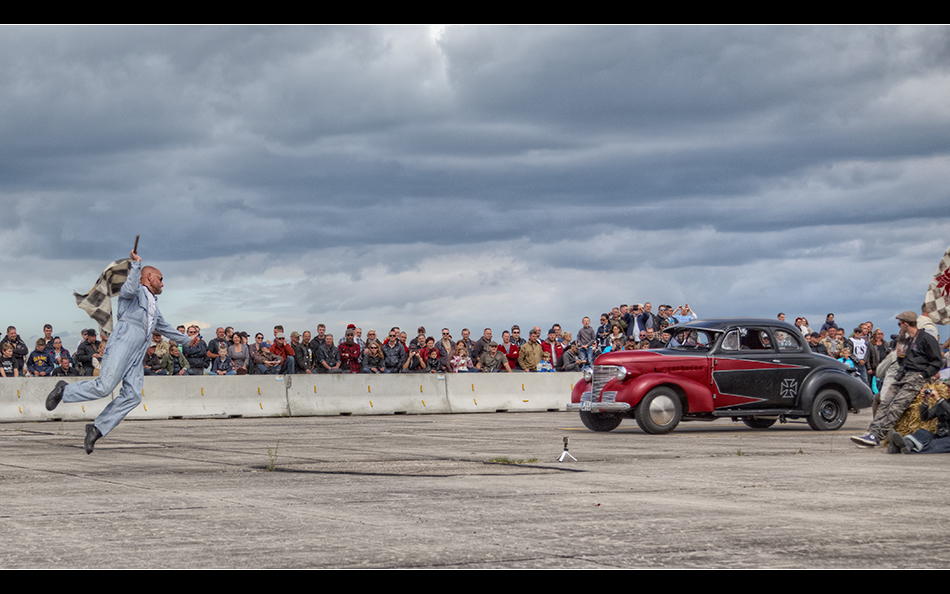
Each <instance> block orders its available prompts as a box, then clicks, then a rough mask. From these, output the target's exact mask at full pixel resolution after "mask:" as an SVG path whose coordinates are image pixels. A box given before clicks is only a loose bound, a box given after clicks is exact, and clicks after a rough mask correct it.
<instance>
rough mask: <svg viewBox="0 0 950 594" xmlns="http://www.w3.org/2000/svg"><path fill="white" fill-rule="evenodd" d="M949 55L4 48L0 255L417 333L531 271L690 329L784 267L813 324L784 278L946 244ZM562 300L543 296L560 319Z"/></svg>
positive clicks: (771, 44)
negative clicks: (111, 266) (410, 319)
mask: <svg viewBox="0 0 950 594" xmlns="http://www.w3.org/2000/svg"><path fill="white" fill-rule="evenodd" d="M948 39H950V35H948V29H947V28H945V27H448V28H446V29H445V30H444V31H441V32H438V31H437V30H435V29H432V28H427V27H7V28H4V35H2V36H0V96H2V97H3V101H0V204H2V207H3V213H4V214H3V216H2V217H0V240H2V241H4V242H5V243H6V245H8V246H9V250H8V255H7V256H6V258H8V260H7V263H8V265H9V267H10V268H11V269H18V268H16V267H19V266H24V270H25V266H26V264H25V263H26V262H28V261H31V260H30V259H31V258H37V259H38V260H39V261H50V262H57V263H61V262H62V261H63V260H75V261H76V263H77V264H76V265H77V266H79V265H80V263H83V264H82V265H85V264H84V263H86V262H102V263H103V264H104V263H105V262H108V261H110V260H112V259H114V258H116V257H120V256H122V255H124V254H125V253H127V251H128V249H129V247H130V245H129V244H130V242H131V241H132V239H134V235H135V234H141V235H142V238H143V239H142V241H143V243H142V248H143V250H147V251H148V252H149V253H151V254H156V255H157V256H158V257H160V258H162V259H164V260H165V261H167V262H168V266H170V268H169V270H171V271H172V272H173V274H172V276H171V277H172V278H174V277H175V276H178V277H187V279H188V282H189V283H191V284H194V285H195V286H201V285H203V284H205V283H210V284H211V285H212V286H213V289H210V291H211V292H209V293H206V294H205V293H202V294H201V295H199V296H198V300H199V301H201V302H202V304H203V308H204V309H201V310H199V311H196V312H195V313H194V316H196V317H197V316H204V314H205V313H206V312H211V311H213V306H212V305H209V303H213V302H214V297H213V295H214V294H216V293H215V291H219V290H220V289H222V288H223V289H227V288H229V287H230V288H231V289H232V292H233V294H231V295H229V296H228V297H227V298H222V299H223V301H224V302H227V303H230V304H233V307H234V309H235V310H240V309H241V308H242V307H246V308H249V309H250V310H253V311H255V312H258V311H260V312H264V311H267V308H268V304H270V305H272V306H273V307H275V308H277V307H278V302H279V303H280V304H281V305H279V307H280V308H281V309H280V311H281V315H289V314H287V312H290V311H293V309H294V308H297V309H301V310H305V311H311V312H312V313H313V314H314V315H316V314H317V313H318V312H319V311H323V308H326V307H329V306H327V305H323V304H325V303H331V304H335V305H333V307H334V308H335V309H334V311H338V312H339V315H340V316H341V317H342V316H346V315H356V313H360V314H361V315H362V314H365V313H366V312H370V311H378V310H383V309H387V308H388V310H387V311H389V312H390V313H391V314H392V315H397V314H398V313H400V312H401V313H403V314H406V315H408V312H418V314H419V315H420V316H422V315H423V314H424V312H427V311H428V312H435V311H467V310H470V309H471V308H478V307H483V306H484V303H486V298H487V296H497V298H504V299H508V300H509V301H512V300H514V299H515V297H514V296H515V295H517V294H518V292H519V291H520V290H521V289H523V288H526V289H528V290H533V291H537V292H543V293H545V294H546V295H547V294H548V293H550V294H551V295H558V291H555V290H553V285H556V284H557V283H556V282H555V281H554V280H553V279H562V278H565V277H572V276H577V277H580V278H583V280H582V281H579V284H578V286H580V287H582V288H583V290H584V291H587V290H590V291H591V292H595V293H597V294H598V295H603V297H604V298H607V294H608V293H609V294H610V297H609V298H610V299H613V298H614V297H613V294H614V293H613V292H614V291H617V292H620V293H624V294H625V295H626V297H625V299H624V300H626V301H629V300H631V299H632V298H633V297H635V296H636V295H641V293H636V294H634V295H631V293H633V291H635V290H636V289H635V288H633V289H631V288H628V287H627V286H622V287H620V286H618V287H614V285H615V284H616V283H617V282H618V281H619V283H620V284H622V285H627V284H632V285H634V286H640V284H641V283H642V282H644V281H643V279H654V280H653V286H654V287H655V290H656V291H657V292H658V293H660V294H664V292H667V293H668V294H671V295H672V296H671V297H670V299H669V300H670V301H672V300H674V297H678V296H682V297H683V299H684V300H689V299H690V295H695V294H697V293H703V294H705V293H707V292H708V293H709V296H708V297H706V299H708V300H709V301H708V302H707V309H713V310H716V309H718V308H724V307H726V306H727V305H728V306H730V307H740V306H741V307H751V306H752V305H754V303H755V302H756V300H759V301H762V300H763V299H767V298H768V297H767V295H763V294H762V291H761V287H762V286H765V285H767V284H768V283H777V284H780V285H781V284H782V283H785V280H784V279H785V278H786V276H785V275H791V276H793V277H795V278H797V279H800V280H801V282H799V283H797V284H795V285H794V287H793V288H791V289H787V288H786V289H784V293H782V294H789V298H790V299H795V300H798V302H800V303H802V304H803V305H802V306H803V307H804V306H806V304H807V305H808V306H810V305H811V303H812V302H813V301H814V302H815V307H816V308H817V309H826V308H830V306H831V305H832V304H830V303H829V304H827V306H822V307H820V308H819V307H818V305H819V303H825V302H826V301H827V300H828V299H829V295H828V294H827V292H822V291H819V296H818V297H814V296H813V294H814V292H815V290H816V287H814V286H811V285H810V284H809V282H810V281H809V280H808V279H809V277H810V276H811V275H819V276H821V275H824V274H836V275H839V274H840V275H841V276H842V279H843V282H844V283H846V285H847V286H848V287H858V286H860V285H861V283H862V280H863V279H864V278H865V277H862V275H861V274H860V273H859V271H860V270H861V269H862V267H866V268H867V270H868V271H870V272H872V273H873V274H876V275H878V276H883V275H885V274H886V271H887V270H888V269H889V268H890V269H893V268H896V267H897V266H896V265H895V264H894V262H893V260H892V259H893V258H894V255H893V254H889V250H892V248H893V246H894V245H900V244H901V243H902V242H907V241H908V239H907V238H908V236H910V237H913V236H914V231H913V229H915V228H917V227H919V226H921V225H924V224H926V225H930V226H928V227H927V229H928V230H930V232H931V234H932V235H936V236H938V237H941V236H946V232H945V231H944V232H941V231H940V229H946V227H947V223H948V219H947V216H946V214H945V213H944V210H945V205H946V204H947V202H948V190H947V188H948V187H950V186H948V184H947V183H946V182H947V174H946V172H947V160H948V157H950V140H948V139H950V110H948V108H947V107H946V101H945V99H944V98H945V97H946V96H947V93H948V92H950V68H948V66H947V64H948V60H947V58H948V57H950V50H948V48H950V43H948ZM37 238H42V241H37ZM911 241H913V240H911ZM934 241H935V242H936V243H937V244H939V243H941V241H943V240H942V239H941V240H934ZM929 247H931V246H928V248H929ZM940 249H942V248H940ZM903 256H904V257H905V258H906V259H908V260H911V261H913V264H912V265H908V266H907V267H906V268H907V269H913V270H915V271H917V270H923V269H925V268H929V267H930V266H931V265H930V264H927V265H926V266H923V265H922V264H921V263H920V262H922V261H923V260H928V261H929V258H928V257H927V256H925V255H924V254H923V253H918V252H914V251H911V252H909V253H905V254H903ZM31 262H32V261H31ZM96 267H99V269H101V264H97V265H96V266H93V268H96ZM447 270H448V271H453V273H454V274H445V271H447ZM929 272H930V271H929V270H926V271H925V272H924V274H928V273H929ZM97 273H98V271H96V274H97ZM166 274H169V271H168V270H166ZM273 278H277V279H278V280H271V279H273ZM750 278H758V279H759V282H758V284H756V283H751V282H749V281H748V279H750ZM236 279H241V282H246V283H249V284H248V285H247V286H245V285H240V286H235V285H234V283H236V282H238V281H237V280H236ZM255 279H258V280H255ZM314 279H319V280H314ZM326 279H332V282H329V283H328V282H325V281H326ZM723 279H732V280H733V281H734V282H732V283H730V282H726V281H725V280H723ZM183 280H184V279H183ZM2 282H4V283H6V284H5V285H3V286H6V287H8V286H10V283H11V282H16V281H15V279H14V280H10V278H9V276H8V279H7V280H5V281H2ZM747 283H748V284H747ZM763 283H764V284H763ZM882 286H885V287H889V289H888V290H890V291H892V293H893V292H899V290H900V288H899V285H897V286H892V285H889V284H887V283H886V282H884V281H882ZM397 287H398V288H397ZM278 293H279V294H280V295H281V296H282V297H281V299H275V298H274V297H273V294H278ZM563 293H564V291H560V297H550V301H547V302H546V303H548V304H549V305H550V306H551V307H558V303H571V304H574V305H575V306H576V304H578V303H580V302H582V301H583V299H582V298H581V297H578V296H575V295H571V296H570V298H568V297H567V296H565V295H564V294H563ZM858 293H860V291H858V290H857V289H855V290H854V291H853V292H851V293H848V297H849V299H850V302H851V303H852V305H849V307H855V308H857V307H858V306H857V305H853V303H855V302H856V301H859V300H860V298H859V297H857V294H858ZM288 294H289V295H292V296H293V298H290V297H287V296H286V295H288ZM381 294H385V295H386V298H385V299H380V298H379V295H381ZM423 295H424V297H423ZM835 295H837V294H835ZM374 296H375V297H374ZM641 297H642V298H643V299H652V300H653V301H654V302H656V301H659V296H656V297H655V298H654V297H651V296H650V295H649V294H647V295H641ZM546 298H547V297H546ZM849 299H844V300H843V301H849ZM881 299H883V300H886V299H884V298H881ZM887 299H891V301H889V302H888V303H889V304H890V303H891V302H896V301H899V299H898V298H894V297H893V296H891V297H888V298H887ZM914 299H916V297H915V298H914ZM717 300H718V301H717ZM692 301H696V299H692ZM315 304H317V305H315ZM833 305H834V306H835V307H840V306H842V305H843V304H842V303H841V302H838V303H834V304H833ZM861 307H864V309H867V306H866V304H865V305H863V306H861ZM531 309H532V308H530V307H528V308H527V311H529V312H530V310H531ZM534 309H537V308H536V307H535V308H534ZM594 309H597V307H594ZM783 309H790V308H789V307H785V308H783ZM586 313H587V314H590V315H594V316H596V315H597V313H599V312H593V310H591V311H586ZM719 313H723V312H719ZM182 315H185V314H182ZM275 315H276V314H275ZM413 315H415V313H413ZM453 315H454V314H453ZM460 315H461V314H460ZM552 315H553V314H552Z"/></svg>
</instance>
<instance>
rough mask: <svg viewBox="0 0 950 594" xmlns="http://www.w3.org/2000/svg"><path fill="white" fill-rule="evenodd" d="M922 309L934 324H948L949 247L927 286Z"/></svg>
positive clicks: (949, 299) (949, 318)
mask: <svg viewBox="0 0 950 594" xmlns="http://www.w3.org/2000/svg"><path fill="white" fill-rule="evenodd" d="M924 311H926V312H928V314H927V315H929V316H930V319H931V320H933V323H934V324H940V325H941V326H942V325H945V324H950V248H947V253H945V254H944V255H943V258H941V259H940V264H939V265H937V272H936V273H935V274H934V277H933V279H932V280H931V281H930V286H929V287H927V297H926V298H925V299H924Z"/></svg>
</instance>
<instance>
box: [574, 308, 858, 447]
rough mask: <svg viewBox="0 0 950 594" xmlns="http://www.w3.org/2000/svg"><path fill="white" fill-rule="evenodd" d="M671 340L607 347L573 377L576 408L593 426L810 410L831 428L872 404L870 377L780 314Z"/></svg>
mask: <svg viewBox="0 0 950 594" xmlns="http://www.w3.org/2000/svg"><path fill="white" fill-rule="evenodd" d="M667 333H668V334H669V335H670V339H669V342H668V343H667V345H666V347H665V348H662V349H656V350H636V351H617V352H612V353H605V354H603V355H601V356H599V357H597V359H596V360H595V361H594V366H593V368H592V369H588V371H585V373H584V379H583V380H581V381H579V382H578V383H577V384H575V386H574V390H573V392H572V393H571V403H570V404H569V405H568V406H567V409H568V410H576V411H579V412H580V415H581V421H583V423H584V425H585V426H586V427H587V428H588V429H591V430H592V431H611V430H613V429H616V428H617V426H618V425H620V422H621V421H622V420H623V419H629V418H634V419H636V421H637V424H638V425H639V426H640V428H641V429H642V430H643V431H645V432H647V433H668V432H670V431H672V430H673V429H674V428H675V427H676V426H677V425H678V424H679V422H680V421H681V420H682V421H697V420H702V421H713V420H716V419H718V418H722V417H728V418H731V419H732V420H733V421H739V420H741V421H742V422H744V423H745V424H746V425H748V426H749V427H753V428H757V429H765V428H768V427H771V426H772V425H773V424H774V423H775V422H776V421H778V420H781V421H782V422H783V423H784V422H785V421H786V419H806V420H807V421H808V424H809V425H810V426H811V428H812V429H815V430H817V431H833V430H835V429H838V428H840V427H841V426H842V425H843V424H844V422H845V419H847V417H848V410H849V409H851V410H855V411H857V410H858V409H861V408H865V407H868V406H870V405H871V401H872V400H873V398H874V396H873V394H872V393H871V390H870V388H868V386H867V384H865V383H864V382H862V381H861V380H860V378H858V377H856V376H855V375H853V374H852V373H851V372H849V368H848V367H847V366H846V365H844V364H843V363H840V362H838V361H836V360H834V359H832V358H830V357H827V356H825V355H817V354H815V353H812V352H811V349H809V347H808V343H807V342H806V341H805V339H804V338H803V337H802V335H801V333H800V332H799V331H798V329H797V328H796V327H795V326H792V325H791V324H787V323H785V322H779V321H776V320H756V319H714V320H712V319H711V320H695V321H692V322H688V323H685V324H680V325H676V326H671V327H669V328H668V329H667Z"/></svg>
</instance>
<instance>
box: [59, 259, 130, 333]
mask: <svg viewBox="0 0 950 594" xmlns="http://www.w3.org/2000/svg"><path fill="white" fill-rule="evenodd" d="M131 268H132V260H131V259H130V258H123V259H122V260H116V261H115V262H113V263H112V264H109V265H108V266H107V267H106V269H105V270H103V271H102V274H100V275H99V280H97V281H96V286H94V287H93V288H92V290H91V291H89V292H88V293H86V294H85V295H80V294H79V293H75V292H74V293H73V296H74V297H75V298H76V306H77V307H79V309H81V310H83V311H84V312H86V313H87V314H89V317H90V318H92V319H93V320H95V321H96V323H98V324H99V332H100V333H101V334H102V335H103V336H104V337H106V338H109V335H111V334H112V297H113V296H115V295H118V294H119V291H120V290H121V289H122V285H123V284H125V281H126V279H127V278H129V270H130V269H131Z"/></svg>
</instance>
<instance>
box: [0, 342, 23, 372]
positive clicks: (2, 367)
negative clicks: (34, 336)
mask: <svg viewBox="0 0 950 594" xmlns="http://www.w3.org/2000/svg"><path fill="white" fill-rule="evenodd" d="M0 377H20V368H19V367H17V363H16V357H14V356H13V344H12V343H9V342H5V343H3V344H0Z"/></svg>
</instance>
